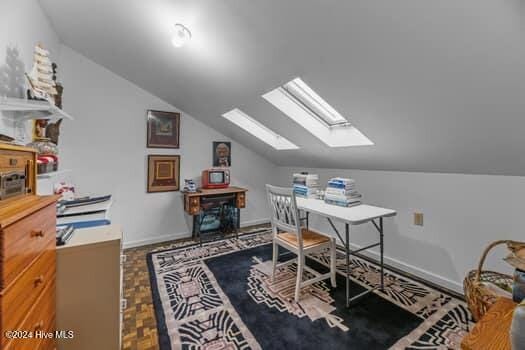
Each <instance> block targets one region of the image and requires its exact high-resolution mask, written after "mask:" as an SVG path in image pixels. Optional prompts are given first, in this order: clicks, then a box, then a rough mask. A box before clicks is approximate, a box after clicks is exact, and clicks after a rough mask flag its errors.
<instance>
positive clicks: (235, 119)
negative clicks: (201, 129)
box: [222, 108, 299, 150]
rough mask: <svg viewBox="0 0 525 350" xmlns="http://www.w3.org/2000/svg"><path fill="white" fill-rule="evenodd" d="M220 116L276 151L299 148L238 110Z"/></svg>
mask: <svg viewBox="0 0 525 350" xmlns="http://www.w3.org/2000/svg"><path fill="white" fill-rule="evenodd" d="M222 116H223V117H224V118H226V119H228V120H229V121H231V122H232V123H233V124H235V125H237V126H238V127H240V128H242V129H244V130H246V131H247V132H249V133H250V134H252V135H253V136H255V137H257V138H258V139H260V140H261V141H263V142H266V143H267V144H269V145H270V146H272V147H273V148H275V149H277V150H288V149H298V148H299V147H297V146H296V145H295V144H293V143H292V142H290V141H288V140H287V139H286V138H284V137H282V136H281V135H279V134H276V133H275V132H273V131H272V130H270V129H268V128H267V127H266V126H264V125H262V124H261V123H259V122H258V121H256V120H255V119H253V118H252V117H250V116H248V115H247V114H246V113H244V112H243V111H241V110H240V109H238V108H235V109H232V110H231V111H229V112H226V113H224V114H223V115H222Z"/></svg>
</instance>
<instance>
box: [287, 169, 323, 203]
mask: <svg viewBox="0 0 525 350" xmlns="http://www.w3.org/2000/svg"><path fill="white" fill-rule="evenodd" d="M318 190H319V175H316V174H293V191H294V193H295V195H296V196H298V197H304V198H315V197H316V195H317V191H318Z"/></svg>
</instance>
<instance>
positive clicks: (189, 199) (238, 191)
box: [184, 186, 248, 215]
mask: <svg viewBox="0 0 525 350" xmlns="http://www.w3.org/2000/svg"><path fill="white" fill-rule="evenodd" d="M246 192H248V190H247V189H246V188H242V187H235V186H230V187H227V188H217V189H209V190H207V189H204V188H199V190H198V192H185V193H184V210H185V211H186V212H187V213H188V214H190V215H197V214H199V213H200V212H201V209H202V208H201V199H202V197H214V196H215V197H218V196H223V195H229V194H234V195H235V203H236V205H235V206H236V207H237V208H239V209H240V208H244V207H246Z"/></svg>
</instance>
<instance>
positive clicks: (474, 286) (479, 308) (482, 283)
mask: <svg viewBox="0 0 525 350" xmlns="http://www.w3.org/2000/svg"><path fill="white" fill-rule="evenodd" d="M500 244H507V246H510V245H525V243H523V242H516V241H509V240H500V241H495V242H492V243H491V244H489V245H488V247H487V248H485V251H484V252H483V255H482V256H481V259H480V261H479V265H478V269H477V270H472V271H470V272H469V273H468V275H467V277H466V278H465V280H464V281H463V288H464V290H465V298H466V299H467V303H468V307H469V309H470V312H471V313H472V318H473V319H474V321H478V320H479V319H480V318H481V317H482V316H483V315H484V314H485V312H487V310H488V309H489V308H490V307H491V306H492V304H494V303H495V302H496V299H497V298H498V297H500V295H497V294H496V293H495V292H494V290H493V289H490V288H487V284H488V283H490V284H493V285H496V286H497V287H499V288H501V289H503V290H506V291H509V292H510V291H511V290H512V280H513V279H512V276H509V275H505V274H502V273H499V272H495V271H483V264H484V263H485V258H486V257H487V254H488V253H489V251H490V250H491V249H492V248H494V247H495V246H497V245H500Z"/></svg>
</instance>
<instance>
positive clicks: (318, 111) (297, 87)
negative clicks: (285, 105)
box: [283, 78, 348, 126]
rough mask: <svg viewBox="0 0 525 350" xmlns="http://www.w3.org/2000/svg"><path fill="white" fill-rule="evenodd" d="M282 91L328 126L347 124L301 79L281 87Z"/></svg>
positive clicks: (346, 121)
mask: <svg viewBox="0 0 525 350" xmlns="http://www.w3.org/2000/svg"><path fill="white" fill-rule="evenodd" d="M283 88H284V90H285V91H286V92H287V93H288V94H290V95H291V96H290V97H292V98H294V99H295V100H296V101H297V102H299V103H301V104H302V105H303V106H304V107H306V108H307V109H309V110H310V111H311V112H312V114H314V115H315V116H316V117H318V118H319V119H321V120H322V121H323V122H325V123H326V124H327V125H328V126H336V125H345V124H348V120H346V119H345V118H344V117H343V116H342V115H341V114H339V112H337V111H336V110H335V109H334V108H333V107H332V106H330V105H329V104H328V103H327V102H326V101H325V100H323V98H322V97H321V96H319V95H318V94H317V93H316V92H315V91H314V90H312V89H311V88H310V87H309V86H308V85H306V83H305V82H304V81H302V80H301V78H295V79H294V80H292V81H289V82H288V83H286V84H284V85H283Z"/></svg>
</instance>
